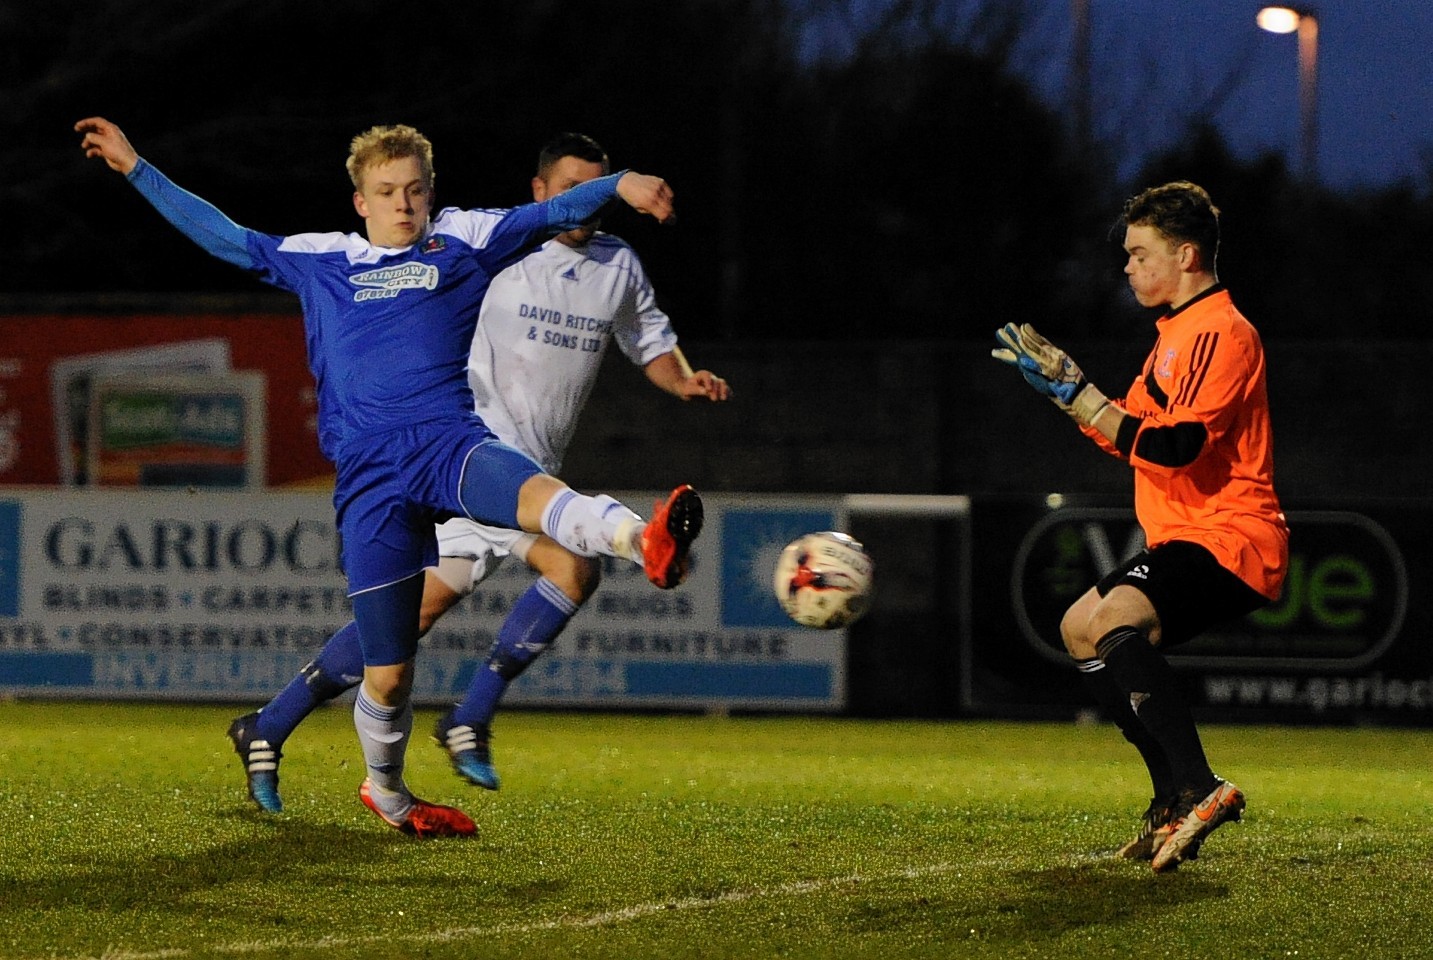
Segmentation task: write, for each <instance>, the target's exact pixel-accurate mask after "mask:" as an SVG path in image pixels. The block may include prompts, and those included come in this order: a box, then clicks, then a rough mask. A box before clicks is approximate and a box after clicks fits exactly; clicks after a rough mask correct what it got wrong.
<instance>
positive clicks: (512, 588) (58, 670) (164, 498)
mask: <svg viewBox="0 0 1433 960" xmlns="http://www.w3.org/2000/svg"><path fill="white" fill-rule="evenodd" d="M620 496H621V498H622V499H624V500H625V501H626V502H628V503H630V504H632V505H634V506H639V507H646V506H647V505H649V504H651V503H652V502H653V501H654V500H655V499H657V495H656V494H654V493H629V494H621V495H620ZM704 499H705V501H706V527H705V530H704V532H703V535H702V538H701V539H700V540H699V541H698V542H697V545H696V547H695V548H694V550H693V554H692V561H693V564H692V572H691V575H690V577H689V578H688V580H687V582H686V583H685V584H683V585H682V586H681V587H679V588H678V589H676V590H672V591H658V590H656V589H654V588H653V587H652V586H651V585H650V584H649V583H647V581H646V578H645V577H644V576H643V574H642V572H641V569H640V568H638V567H635V566H633V565H631V564H627V563H625V562H617V561H609V562H608V563H607V566H606V569H605V573H604V577H603V583H602V586H601V588H600V589H599V590H598V591H597V594H596V595H595V596H594V597H593V598H592V600H591V601H589V602H588V604H587V605H586V606H585V607H584V608H583V609H582V611H581V612H580V613H579V614H578V615H577V616H576V617H574V618H573V620H572V622H571V623H570V624H569V625H568V627H567V629H566V630H565V631H564V632H563V634H562V635H561V636H560V637H559V638H558V641H557V643H556V644H555V645H554V647H553V649H551V650H550V651H548V653H547V654H545V655H544V656H543V657H542V658H541V659H539V660H538V661H536V662H535V663H534V665H533V666H532V667H531V668H530V669H529V670H528V671H527V672H526V673H525V674H523V675H522V676H521V677H519V678H518V680H517V681H516V682H515V683H514V684H513V686H512V688H511V689H510V690H509V692H508V696H507V699H506V700H505V702H506V703H508V704H514V705H529V706H542V705H551V706H585V707H653V708H675V709H687V708H690V709H776V710H783V711H784V710H812V711H834V710H839V709H841V708H842V707H843V706H844V705H845V701H846V676H845V661H846V636H845V634H844V632H842V631H829V632H828V631H818V630H809V629H805V628H802V627H798V626H796V625H795V624H793V623H792V622H791V621H790V620H788V619H787V618H786V617H785V615H784V614H783V613H782V612H781V610H780V608H779V607H778V606H777V605H776V602H775V600H774V599H773V598H772V596H771V571H772V567H773V565H774V563H775V560H776V556H777V554H778V553H779V552H780V550H781V547H782V546H783V545H785V544H786V543H787V542H788V541H789V540H791V539H792V538H794V537H795V536H796V535H798V534H800V533H804V532H808V531H811V530H821V529H842V528H843V527H844V525H845V521H846V516H845V508H844V506H843V504H842V501H841V499H840V498H837V497H809V498H808V497H771V496H741V495H721V496H707V497H705V498H704ZM531 582H532V574H531V573H530V571H528V570H527V568H526V567H525V566H523V565H522V564H519V563H517V562H516V561H513V560H509V561H508V562H507V563H505V564H504V565H503V566H502V567H500V568H499V569H498V570H497V572H496V573H494V574H493V575H492V576H490V577H489V578H488V579H487V580H486V581H484V582H483V583H482V584H480V585H479V587H478V589H477V590H476V591H475V592H474V594H473V595H472V596H471V597H469V598H468V599H467V600H465V601H464V602H463V603H461V604H460V605H459V606H457V607H456V608H454V609H453V610H452V611H450V612H449V613H448V614H447V615H446V616H445V617H444V618H443V619H442V620H441V621H440V622H439V623H438V625H437V626H436V627H435V628H434V630H433V631H432V632H431V633H429V635H428V636H426V637H425V638H424V639H423V641H422V647H421V651H420V653H419V658H418V675H417V686H416V688H415V698H416V700H417V702H419V703H422V704H437V703H443V702H450V701H452V700H456V699H457V698H459V697H461V695H462V693H463V691H464V690H465V689H466V687H467V684H468V681H469V679H470V678H471V676H472V674H473V671H474V670H475V669H477V668H478V666H479V665H481V663H482V662H483V659H484V657H485V656H486V653H487V649H488V647H489V646H490V645H491V643H492V639H493V637H494V636H496V633H497V630H498V628H499V626H500V625H501V623H502V620H503V618H504V617H505V616H506V613H507V611H508V610H509V609H511V607H512V604H513V603H514V602H515V601H516V599H517V597H518V596H519V595H520V594H521V593H522V592H523V591H524V590H526V589H527V588H528V586H529V585H530V584H531ZM350 618H351V611H350V607H349V602H348V598H347V592H346V582H345V579H344V576H343V572H342V569H341V566H340V564H339V543H338V536H337V534H336V531H335V529H334V525H333V511H332V506H331V503H330V500H329V497H328V496H327V495H325V494H315V493H288V492H267V493H262V494H251V493H240V492H221V491H206V490H202V489H201V490H197V491H190V492H179V491H174V492H146V491H131V492H113V491H102V490H71V489H64V490H61V489H43V490H41V489H35V488H10V489H0V695H11V696H27V697H81V698H93V699H167V700H213V701H243V702H262V701H264V700H267V699H268V698H269V696H271V695H272V694H273V693H276V692H277V691H278V690H279V689H280V688H281V687H282V686H283V685H284V684H285V683H287V682H288V681H289V680H290V679H291V678H292V677H293V676H294V675H295V673H296V672H297V671H298V670H299V668H300V667H302V666H303V664H305V663H306V662H307V661H308V660H309V659H311V658H312V657H313V655H314V654H315V653H316V652H317V651H318V649H319V648H320V647H321V646H322V645H323V643H324V642H325V640H327V638H328V637H329V636H330V635H332V633H333V632H334V631H336V630H337V629H338V628H339V627H341V626H342V625H343V624H344V623H346V622H347V621H348V620H349V619H350Z"/></svg>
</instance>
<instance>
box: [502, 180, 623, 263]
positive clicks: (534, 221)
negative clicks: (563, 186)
mask: <svg viewBox="0 0 1433 960" xmlns="http://www.w3.org/2000/svg"><path fill="white" fill-rule="evenodd" d="M626 172H627V171H626V170H622V171H619V172H618V173H613V174H610V175H608V176H605V177H598V178H597V179H595V180H588V181H587V182H586V183H579V184H578V185H577V186H575V187H573V188H572V189H571V190H567V191H564V192H562V193H559V194H558V195H557V196H555V197H549V198H548V199H546V200H543V201H542V202H540V203H528V204H524V205H523V206H521V207H514V208H513V209H512V210H510V211H508V213H507V215H506V216H505V217H503V219H502V222H501V223H499V224H498V225H497V226H496V227H495V228H494V229H493V233H492V236H491V237H489V238H488V242H487V244H486V245H485V246H483V247H482V248H481V249H480V250H479V251H478V258H479V260H480V261H481V262H482V264H483V267H484V269H486V270H487V271H488V273H489V274H490V275H493V276H496V275H497V274H498V273H499V272H500V271H502V270H503V269H504V268H506V267H510V266H512V265H513V264H514V263H516V262H517V261H519V260H521V259H522V258H523V257H524V256H526V255H527V254H528V253H530V252H532V250H533V248H534V247H537V246H539V245H540V244H542V243H543V242H544V241H546V240H547V239H548V238H549V237H553V236H556V235H557V234H559V233H561V232H562V231H564V230H572V229H575V228H577V227H580V226H582V225H583V224H585V223H589V222H591V221H592V220H595V219H597V217H598V216H599V215H600V214H601V213H602V211H603V210H604V209H605V208H606V207H607V205H608V204H610V203H612V202H613V201H614V200H615V199H616V198H617V181H618V180H621V179H622V176H623V174H625V173H626Z"/></svg>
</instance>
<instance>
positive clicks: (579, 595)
mask: <svg viewBox="0 0 1433 960" xmlns="http://www.w3.org/2000/svg"><path fill="white" fill-rule="evenodd" d="M539 572H540V573H541V574H542V575H543V576H544V577H546V578H547V579H549V580H551V581H552V582H553V583H554V584H556V585H557V587H558V589H560V590H561V591H562V592H563V593H564V594H566V595H567V597H568V599H570V600H571V601H572V602H573V603H577V604H582V603H586V602H587V600H588V598H590V597H591V596H592V594H594V593H596V592H597V587H598V586H599V585H600V584H601V583H602V561H601V560H600V559H598V558H597V557H579V556H578V555H577V554H575V553H570V552H568V551H566V550H563V551H561V552H560V553H558V555H556V556H553V557H550V558H549V559H548V560H547V562H546V563H544V565H543V568H542V569H540V570H539Z"/></svg>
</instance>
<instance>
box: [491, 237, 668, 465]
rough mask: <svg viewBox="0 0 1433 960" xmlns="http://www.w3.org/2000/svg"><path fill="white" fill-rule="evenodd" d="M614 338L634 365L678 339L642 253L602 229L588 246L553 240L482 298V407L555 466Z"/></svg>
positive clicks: (500, 430) (502, 431)
mask: <svg viewBox="0 0 1433 960" xmlns="http://www.w3.org/2000/svg"><path fill="white" fill-rule="evenodd" d="M613 340H616V342H617V347H618V349H620V350H621V351H622V352H623V353H624V354H625V355H626V356H627V358H628V359H629V360H631V361H632V362H633V363H635V364H637V365H638V366H645V365H646V364H648V363H650V362H651V361H653V360H655V359H656V358H657V357H660V356H661V355H662V354H664V353H670V352H671V351H672V350H673V349H675V348H676V345H677V335H676V333H675V332H673V330H672V324H671V321H670V320H669V319H668V318H667V315H666V314H665V313H663V312H662V311H661V310H659V309H658V308H657V303H656V297H655V295H654V294H653V292H652V285H651V284H650V283H649V282H648V280H647V275H646V272H645V271H644V270H643V269H642V263H641V261H640V260H638V259H637V254H636V253H635V252H634V251H633V250H632V248H631V247H629V246H628V245H627V243H626V242H625V241H623V240H621V239H619V238H617V237H614V236H612V235H611V234H606V233H598V234H596V235H595V236H593V238H592V240H591V241H590V242H588V243H587V244H586V245H585V246H582V247H569V246H567V245H566V244H563V243H559V242H558V241H556V240H549V241H548V242H547V243H546V244H544V245H543V246H542V247H541V248H540V249H539V250H537V251H535V252H534V253H532V254H530V255H528V256H527V257H525V258H523V259H522V260H519V261H518V262H517V263H515V264H513V265H512V266H510V267H508V268H507V269H505V270H503V271H502V272H501V273H499V274H498V275H497V277H495V278H494V279H493V282H492V285H491V286H490V287H489V288H488V292H487V296H486V297H485V298H484V300H483V306H482V311H481V312H480V313H479V315H478V328H477V332H476V334H475V335H474V337H473V347H472V351H471V353H470V355H469V358H468V383H469V385H470V386H471V387H472V388H473V400H474V405H475V409H476V410H477V413H478V416H480V417H482V418H483V420H484V422H486V423H487V425H488V427H489V428H491V429H492V431H493V432H494V433H496V434H497V435H498V437H499V438H500V439H502V440H503V441H504V442H506V443H509V444H511V445H512V446H514V447H517V448H518V449H519V450H522V451H523V452H524V453H526V454H528V455H529V456H531V457H532V458H533V459H535V460H536V461H537V462H538V463H540V464H541V465H542V467H543V469H544V470H546V471H547V472H548V473H552V474H556V473H557V472H558V471H559V470H560V469H561V467H562V458H563V455H564V454H565V453H566V451H567V445H568V443H569V442H570V441H571V440H572V434H573V431H574V430H575V429H576V426H577V417H578V415H579V414H580V413H581V412H582V405H583V404H584V403H586V402H587V397H588V395H589V394H591V392H592V386H593V384H594V383H595V381H596V379H597V371H598V369H599V367H600V366H601V363H602V357H603V356H604V355H605V354H606V352H607V345H608V343H610V342H611V341H613Z"/></svg>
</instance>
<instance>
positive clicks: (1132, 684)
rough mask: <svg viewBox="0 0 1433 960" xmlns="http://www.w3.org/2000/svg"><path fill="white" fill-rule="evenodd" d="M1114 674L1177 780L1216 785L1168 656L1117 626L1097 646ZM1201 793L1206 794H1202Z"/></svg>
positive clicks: (1182, 783) (1201, 786)
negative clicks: (1162, 751) (1166, 657)
mask: <svg viewBox="0 0 1433 960" xmlns="http://www.w3.org/2000/svg"><path fill="white" fill-rule="evenodd" d="M1095 652H1096V653H1097V654H1098V655H1099V658H1100V660H1102V661H1103V662H1104V664H1105V667H1106V668H1107V669H1108V671H1109V674H1110V678H1111V679H1112V680H1113V681H1114V682H1115V684H1116V685H1117V686H1118V687H1119V688H1120V690H1121V691H1122V692H1124V693H1125V694H1126V695H1128V697H1129V705H1130V707H1131V709H1132V710H1133V712H1134V714H1135V716H1137V717H1138V718H1139V720H1140V722H1141V723H1143V724H1144V726H1145V728H1146V729H1147V730H1148V731H1149V732H1150V734H1151V735H1152V736H1153V737H1154V739H1155V740H1156V741H1157V742H1158V743H1159V745H1160V746H1161V747H1162V748H1163V749H1164V755H1165V756H1166V757H1167V758H1168V760H1169V765H1170V768H1171V769H1172V772H1173V776H1174V781H1175V783H1176V784H1177V785H1178V786H1179V787H1180V788H1192V789H1194V790H1195V791H1196V792H1197V791H1201V790H1203V791H1205V792H1207V791H1208V790H1212V789H1213V788H1214V782H1215V780H1214V772H1213V771H1212V770H1210V769H1209V761H1208V760H1207V759H1206V758H1205V756H1204V745H1203V744H1202V743H1200V741H1199V730H1198V729H1197V728H1196V727H1195V726H1194V716H1193V714H1192V713H1190V710H1189V704H1188V702H1187V701H1186V700H1185V699H1184V694H1183V692H1182V691H1181V690H1180V688H1179V681H1178V680H1177V679H1176V678H1175V676H1174V670H1173V669H1171V668H1170V666H1169V661H1168V660H1166V659H1165V658H1164V654H1162V653H1160V652H1159V651H1158V650H1156V649H1155V648H1154V647H1153V646H1152V645H1151V644H1150V642H1149V639H1148V638H1147V637H1146V636H1145V635H1144V633H1143V632H1142V631H1140V630H1138V629H1136V628H1134V627H1116V628H1115V629H1113V630H1111V631H1110V632H1109V633H1106V634H1105V635H1104V636H1103V637H1101V638H1100V639H1099V642H1098V643H1096V644H1095ZM1201 796H1202V794H1201Z"/></svg>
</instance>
